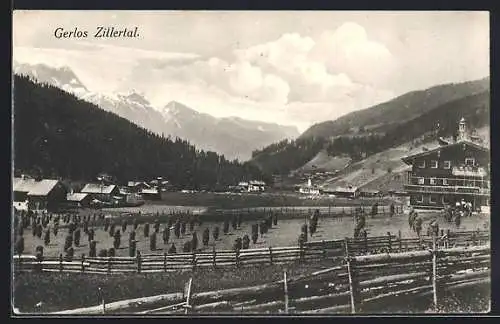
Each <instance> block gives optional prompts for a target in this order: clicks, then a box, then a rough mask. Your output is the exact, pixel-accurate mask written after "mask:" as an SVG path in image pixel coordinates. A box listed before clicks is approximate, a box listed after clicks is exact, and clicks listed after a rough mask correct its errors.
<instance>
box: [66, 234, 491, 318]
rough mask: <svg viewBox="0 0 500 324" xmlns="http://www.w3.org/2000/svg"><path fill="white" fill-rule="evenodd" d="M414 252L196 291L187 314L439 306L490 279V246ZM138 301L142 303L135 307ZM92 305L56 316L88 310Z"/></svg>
mask: <svg viewBox="0 0 500 324" xmlns="http://www.w3.org/2000/svg"><path fill="white" fill-rule="evenodd" d="M435 242H436V241H434V244H433V249H431V250H417V251H410V252H395V253H392V252H391V253H381V254H372V255H360V256H350V255H349V251H348V250H347V256H346V257H345V258H343V262H342V263H341V264H339V265H336V266H334V267H332V268H329V269H323V270H320V271H316V272H313V273H310V274H306V275H301V276H296V277H294V278H288V277H287V276H286V272H285V274H284V277H283V280H279V281H275V282H271V283H267V284H263V285H258V286H253V287H242V288H232V289H226V290H218V291H208V292H192V293H190V297H189V312H190V313H204V312H211V313H213V312H220V313H233V314H234V313H263V312H273V313H313V314H314V313H349V312H351V313H363V312H365V311H366V310H367V307H368V306H369V305H370V304H371V303H373V302H381V301H382V302H383V301H384V300H385V301H387V299H388V298H394V297H399V296H403V295H411V296H426V295H428V296H430V295H432V298H433V303H434V307H435V308H436V309H438V308H439V307H440V304H441V298H442V297H443V295H444V294H445V293H446V291H448V290H453V289H456V288H460V287H466V286H470V285H477V284H481V283H485V282H488V281H489V280H490V261H489V258H488V256H489V255H490V246H489V245H481V246H469V247H455V248H448V249H438V248H437V245H436V244H435ZM187 303H188V301H187V299H186V296H185V294H183V293H172V294H168V295H160V296H152V297H144V298H141V299H134V300H130V301H120V302H114V303H111V304H109V305H108V306H107V308H106V309H108V310H109V311H116V310H124V309H126V311H128V312H131V313H138V314H181V313H184V312H185V311H186V308H185V305H186V304H187ZM137 305H140V307H136V306H137ZM97 310H98V308H96V307H89V308H82V309H77V310H69V311H62V312H58V313H56V314H88V313H92V312H94V313H95V312H96V311H97Z"/></svg>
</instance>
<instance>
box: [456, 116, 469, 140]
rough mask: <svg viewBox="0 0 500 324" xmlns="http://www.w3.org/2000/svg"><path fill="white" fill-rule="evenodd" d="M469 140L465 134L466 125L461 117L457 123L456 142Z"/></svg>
mask: <svg viewBox="0 0 500 324" xmlns="http://www.w3.org/2000/svg"><path fill="white" fill-rule="evenodd" d="M468 139H469V134H468V133H467V125H466V123H465V118H463V117H462V119H460V122H459V123H458V138H457V141H458V142H461V141H466V140H468Z"/></svg>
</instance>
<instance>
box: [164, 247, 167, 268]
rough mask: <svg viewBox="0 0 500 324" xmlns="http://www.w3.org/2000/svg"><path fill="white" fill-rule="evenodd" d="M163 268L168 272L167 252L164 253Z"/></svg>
mask: <svg viewBox="0 0 500 324" xmlns="http://www.w3.org/2000/svg"><path fill="white" fill-rule="evenodd" d="M163 269H164V270H165V272H167V252H165V253H163Z"/></svg>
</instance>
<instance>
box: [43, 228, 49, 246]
mask: <svg viewBox="0 0 500 324" xmlns="http://www.w3.org/2000/svg"><path fill="white" fill-rule="evenodd" d="M49 243H50V230H46V231H45V235H44V237H43V244H45V245H49Z"/></svg>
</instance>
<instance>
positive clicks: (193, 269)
mask: <svg viewBox="0 0 500 324" xmlns="http://www.w3.org/2000/svg"><path fill="white" fill-rule="evenodd" d="M191 265H192V271H193V272H194V271H195V270H196V252H195V251H193V256H192V259H191Z"/></svg>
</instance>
